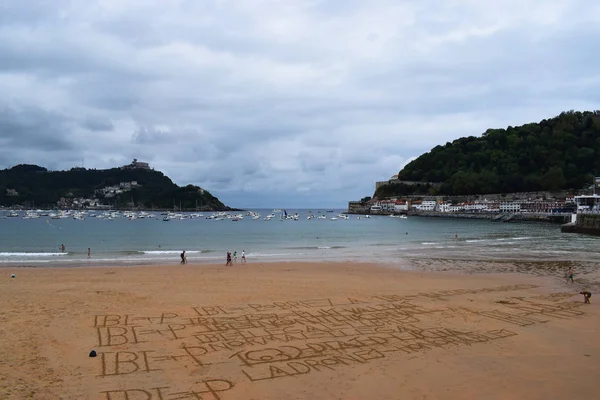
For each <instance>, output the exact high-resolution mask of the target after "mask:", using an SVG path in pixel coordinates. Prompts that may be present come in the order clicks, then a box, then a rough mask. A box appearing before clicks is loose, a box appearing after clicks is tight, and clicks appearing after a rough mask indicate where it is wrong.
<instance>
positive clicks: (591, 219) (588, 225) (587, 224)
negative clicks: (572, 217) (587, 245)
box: [561, 214, 600, 236]
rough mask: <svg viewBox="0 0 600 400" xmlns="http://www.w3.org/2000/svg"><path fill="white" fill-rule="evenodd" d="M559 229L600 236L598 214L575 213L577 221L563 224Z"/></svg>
mask: <svg viewBox="0 0 600 400" xmlns="http://www.w3.org/2000/svg"><path fill="white" fill-rule="evenodd" d="M561 231H562V232H567V233H585V234H588V235H598V236H600V214H577V221H576V222H575V223H574V224H573V223H569V224H565V225H563V226H562V227H561Z"/></svg>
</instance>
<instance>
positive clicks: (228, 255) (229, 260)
mask: <svg viewBox="0 0 600 400" xmlns="http://www.w3.org/2000/svg"><path fill="white" fill-rule="evenodd" d="M227 265H232V264H231V252H229V251H228V252H227V262H225V266H227Z"/></svg>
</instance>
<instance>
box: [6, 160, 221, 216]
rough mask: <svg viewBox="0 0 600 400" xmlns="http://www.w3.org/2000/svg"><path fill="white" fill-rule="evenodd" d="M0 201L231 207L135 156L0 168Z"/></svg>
mask: <svg viewBox="0 0 600 400" xmlns="http://www.w3.org/2000/svg"><path fill="white" fill-rule="evenodd" d="M0 205H3V206H14V205H21V206H27V207H33V206H35V207H38V208H42V207H48V208H53V207H57V206H61V207H69V208H78V207H88V208H94V207H95V206H97V205H110V206H111V207H113V208H139V209H153V208H154V209H170V210H172V209H177V210H179V209H183V210H196V209H198V210H201V211H228V210H232V209H231V208H229V207H227V206H225V205H224V204H223V203H221V202H220V201H219V199H217V198H216V197H214V196H213V195H212V194H210V193H209V192H208V191H206V190H204V189H202V188H200V187H198V186H193V185H187V186H185V187H179V186H177V185H176V184H175V183H173V181H171V179H169V178H168V177H167V176H165V175H164V174H163V173H162V172H159V171H155V170H153V169H150V167H149V166H148V164H147V163H142V162H138V161H137V160H134V162H132V163H131V164H130V165H127V166H123V167H120V168H111V169H104V170H96V169H85V168H72V169H71V170H69V171H48V170H47V169H46V168H43V167H39V166H37V165H27V164H21V165H17V166H14V167H12V168H10V169H5V170H0Z"/></svg>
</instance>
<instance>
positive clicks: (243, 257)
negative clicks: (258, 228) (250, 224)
mask: <svg viewBox="0 0 600 400" xmlns="http://www.w3.org/2000/svg"><path fill="white" fill-rule="evenodd" d="M242 264H246V250H242Z"/></svg>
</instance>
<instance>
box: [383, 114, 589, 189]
mask: <svg viewBox="0 0 600 400" xmlns="http://www.w3.org/2000/svg"><path fill="white" fill-rule="evenodd" d="M594 176H600V111H585V112H579V111H577V112H575V111H569V112H563V113H562V114H560V115H559V116H557V117H555V118H552V119H545V120H543V121H541V122H539V123H530V124H526V125H522V126H518V127H511V126H509V127H508V128H507V129H488V130H487V131H486V132H485V133H483V134H482V135H481V137H474V136H469V137H463V138H460V139H457V140H455V141H453V142H452V143H446V144H445V145H444V146H436V147H434V148H433V149H432V150H431V151H430V152H428V153H425V154H423V155H421V156H420V157H418V158H417V159H415V160H414V161H412V162H410V163H409V164H407V165H406V167H404V168H403V169H402V170H401V171H400V172H399V173H398V180H397V181H392V183H390V184H388V185H383V186H381V187H379V188H378V189H377V191H376V192H375V196H377V197H379V198H382V197H390V196H394V195H406V194H413V193H415V194H417V193H419V194H440V195H468V194H486V193H514V192H531V191H540V190H542V191H555V190H578V189H582V188H587V187H589V186H590V185H591V184H592V179H593V177H594ZM406 181H410V182H411V184H405V183H403V182H406ZM415 181H419V182H429V183H428V184H425V183H424V184H421V185H415V184H412V182H415ZM431 183H433V184H431Z"/></svg>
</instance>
